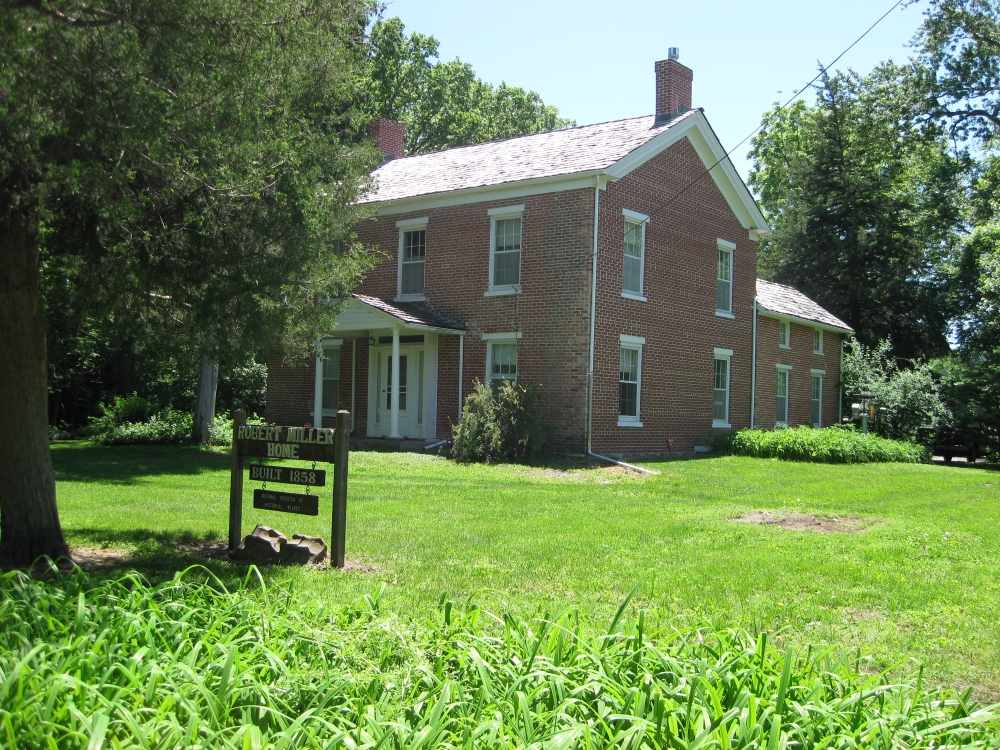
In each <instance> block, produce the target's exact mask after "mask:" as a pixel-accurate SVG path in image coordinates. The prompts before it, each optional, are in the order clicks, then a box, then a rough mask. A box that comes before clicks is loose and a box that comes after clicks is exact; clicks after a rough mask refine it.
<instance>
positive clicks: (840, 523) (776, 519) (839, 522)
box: [732, 510, 873, 534]
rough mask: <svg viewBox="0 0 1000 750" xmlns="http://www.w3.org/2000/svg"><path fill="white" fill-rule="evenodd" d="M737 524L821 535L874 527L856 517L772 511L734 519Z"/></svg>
mask: <svg viewBox="0 0 1000 750" xmlns="http://www.w3.org/2000/svg"><path fill="white" fill-rule="evenodd" d="M732 520H733V521H736V522H737V523H755V524H758V525H767V526H780V527H781V528H783V529H788V530H789V531H818V532H819V533H820V534H833V533H834V532H838V531H840V532H846V533H848V534H857V533H858V532H860V531H864V530H865V529H866V528H868V527H869V526H871V525H872V523H873V522H872V521H866V520H862V519H860V518H857V517H856V516H841V517H836V516H834V517H827V516H813V515H809V514H808V513H785V512H776V511H770V510H753V511H750V512H749V513H743V514H741V515H738V516H736V518H733V519H732Z"/></svg>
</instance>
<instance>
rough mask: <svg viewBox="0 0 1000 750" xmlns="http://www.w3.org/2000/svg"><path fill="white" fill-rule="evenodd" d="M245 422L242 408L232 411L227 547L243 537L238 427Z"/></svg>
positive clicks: (241, 456)
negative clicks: (231, 459)
mask: <svg viewBox="0 0 1000 750" xmlns="http://www.w3.org/2000/svg"><path fill="white" fill-rule="evenodd" d="M246 422H247V415H246V412H244V411H243V410H242V409H237V410H236V411H234V412H233V469H232V474H231V475H230V477H229V549H230V550H234V549H236V548H237V547H239V546H240V539H242V538H243V453H242V452H241V451H240V448H239V439H238V438H239V434H240V428H241V427H243V426H244V425H245V424H246Z"/></svg>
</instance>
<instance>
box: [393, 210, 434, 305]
mask: <svg viewBox="0 0 1000 750" xmlns="http://www.w3.org/2000/svg"><path fill="white" fill-rule="evenodd" d="M427 221H428V219H427V217H426V216H424V217H421V218H419V219H401V220H400V221H397V222H396V228H397V229H399V249H398V250H397V252H396V301H397V302H426V301H427V295H426V294H424V292H421V293H420V294H403V293H402V292H403V236H404V235H405V234H406V233H407V232H419V231H420V230H421V229H423V230H424V231H425V232H426V231H427ZM426 246H427V237H426V235H425V236H424V247H425V250H424V252H425V253H426ZM424 290H425V291H426V290H427V256H426V254H425V255H424Z"/></svg>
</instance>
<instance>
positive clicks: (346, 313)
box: [336, 294, 465, 334]
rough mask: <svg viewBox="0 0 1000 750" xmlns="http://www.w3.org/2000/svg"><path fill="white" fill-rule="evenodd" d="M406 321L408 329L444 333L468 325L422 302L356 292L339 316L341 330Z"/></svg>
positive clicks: (379, 326)
mask: <svg viewBox="0 0 1000 750" xmlns="http://www.w3.org/2000/svg"><path fill="white" fill-rule="evenodd" d="M400 324H402V325H403V326H404V327H406V328H416V329H419V330H424V331H441V332H444V333H453V334H455V333H462V332H464V331H465V325H463V324H462V323H459V322H458V321H456V320H452V319H451V318H449V317H447V316H445V315H441V314H440V313H438V312H435V311H434V310H432V309H431V308H429V307H427V306H426V305H422V304H420V303H418V302H396V301H389V300H385V299H382V298H381V297H372V296H369V295H367V294H352V295H351V298H350V299H349V300H348V301H347V305H346V306H345V308H344V310H343V311H341V313H340V315H338V316H337V327H336V330H338V331H363V330H369V329H372V328H391V327H393V326H398V325H400Z"/></svg>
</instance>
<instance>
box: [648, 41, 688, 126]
mask: <svg viewBox="0 0 1000 750" xmlns="http://www.w3.org/2000/svg"><path fill="white" fill-rule="evenodd" d="M679 58H680V50H679V49H678V48H677V47H671V48H670V49H669V50H668V51H667V59H666V60H658V61H657V62H656V121H657V122H665V121H666V120H671V119H673V118H674V117H677V115H679V114H682V113H684V112H686V111H687V110H689V109H691V81H692V79H693V78H694V72H693V71H692V70H691V68H688V67H685V66H684V65H681V64H680V60H679Z"/></svg>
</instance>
